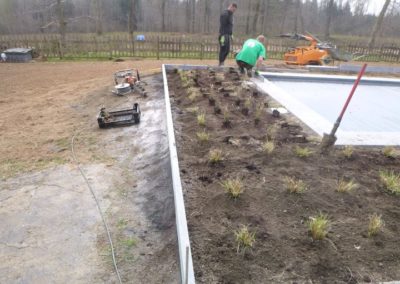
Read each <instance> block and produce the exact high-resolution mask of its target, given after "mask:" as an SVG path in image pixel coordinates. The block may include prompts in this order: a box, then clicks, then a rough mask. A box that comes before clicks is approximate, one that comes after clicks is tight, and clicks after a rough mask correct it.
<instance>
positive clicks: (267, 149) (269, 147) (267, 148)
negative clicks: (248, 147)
mask: <svg viewBox="0 0 400 284" xmlns="http://www.w3.org/2000/svg"><path fill="white" fill-rule="evenodd" d="M262 149H263V152H264V153H267V154H268V155H269V154H271V153H272V152H273V151H274V150H275V143H274V142H273V141H266V142H264V143H263V144H262Z"/></svg>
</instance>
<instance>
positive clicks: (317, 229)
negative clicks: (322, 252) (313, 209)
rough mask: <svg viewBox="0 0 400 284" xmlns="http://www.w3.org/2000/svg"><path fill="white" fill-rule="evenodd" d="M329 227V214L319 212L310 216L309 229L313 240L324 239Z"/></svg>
mask: <svg viewBox="0 0 400 284" xmlns="http://www.w3.org/2000/svg"><path fill="white" fill-rule="evenodd" d="M328 229H329V220H328V216H327V215H325V214H322V213H319V215H318V216H316V217H310V221H309V222H308V230H309V231H310V233H311V236H312V238H313V240H323V239H324V238H325V237H326V235H327V233H328Z"/></svg>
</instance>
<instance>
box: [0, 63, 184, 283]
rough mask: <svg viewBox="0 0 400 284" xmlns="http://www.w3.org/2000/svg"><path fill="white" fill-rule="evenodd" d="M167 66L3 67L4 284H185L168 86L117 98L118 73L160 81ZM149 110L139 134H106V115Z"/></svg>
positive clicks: (0, 268)
mask: <svg viewBox="0 0 400 284" xmlns="http://www.w3.org/2000/svg"><path fill="white" fill-rule="evenodd" d="M161 63H162V62H160V61H127V62H118V63H116V62H81V63H78V62H72V63H70V62H68V63H67V62H64V63H30V64H0V78H1V90H0V111H1V113H2V116H1V118H0V130H1V137H0V176H1V181H0V188H1V190H0V219H1V220H2V221H1V222H0V231H1V232H2V233H1V235H0V255H1V257H2V259H3V261H2V262H1V264H0V272H1V273H0V282H1V283H49V282H51V283H117V279H116V275H115V273H114V270H113V266H112V262H111V256H110V250H109V246H108V241H107V238H106V234H105V230H104V227H103V224H102V222H101V219H100V215H99V213H98V211H97V208H96V204H95V202H94V200H93V198H92V196H91V195H90V191H89V189H88V188H87V185H86V184H85V182H84V179H83V178H82V176H81V175H80V173H79V171H78V169H77V166H76V164H75V163H74V161H73V159H72V155H71V138H72V137H73V136H74V135H76V139H75V152H76V156H77V158H78V160H79V162H80V163H81V166H82V169H83V171H84V172H85V174H86V175H87V178H88V180H89V183H90V184H91V186H92V187H93V189H94V191H95V192H96V194H97V195H98V199H99V200H100V205H101V208H102V210H103V212H104V214H105V217H106V220H107V222H108V224H109V226H110V229H111V236H112V238H113V242H114V245H115V251H116V258H117V263H118V266H119V269H120V273H121V276H122V280H123V282H124V283H177V282H178V277H179V273H178V264H177V259H178V257H177V249H176V232H175V225H174V224H175V223H174V222H175V220H174V213H173V212H174V211H173V210H174V209H173V195H172V187H171V184H170V173H169V171H168V169H169V155H168V143H167V138H166V127H165V123H164V119H165V110H164V108H165V105H164V97H163V90H162V77H161V75H156V76H152V77H145V78H144V81H145V82H146V83H147V86H145V88H146V91H147V93H148V97H147V98H142V97H140V96H139V95H138V94H133V95H128V96H126V97H115V96H113V95H111V93H110V90H111V89H112V86H113V80H112V74H113V72H115V71H117V70H121V69H126V68H129V67H138V68H139V70H141V71H142V72H143V74H146V73H147V74H149V73H154V72H159V70H160V69H159V67H160V66H161ZM134 101H137V102H139V103H140V106H141V108H142V111H143V116H142V120H141V123H140V125H138V126H131V127H126V128H117V129H108V130H100V129H99V128H98V126H97V122H96V116H97V113H98V111H99V108H100V107H101V106H102V105H104V106H106V107H109V108H124V107H128V106H130V105H131V104H132V103H133V102H134Z"/></svg>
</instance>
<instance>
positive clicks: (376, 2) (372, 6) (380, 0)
mask: <svg viewBox="0 0 400 284" xmlns="http://www.w3.org/2000/svg"><path fill="white" fill-rule="evenodd" d="M384 3H385V0H369V5H368V10H367V13H368V14H379V12H380V11H381V10H382V7H383V4H384Z"/></svg>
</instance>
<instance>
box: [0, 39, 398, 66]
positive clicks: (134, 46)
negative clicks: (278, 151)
mask: <svg viewBox="0 0 400 284" xmlns="http://www.w3.org/2000/svg"><path fill="white" fill-rule="evenodd" d="M243 41H244V38H237V39H236V38H235V39H234V41H233V46H232V49H233V50H236V49H239V48H240V45H241V44H242V43H243ZM295 44H296V42H293V41H290V40H287V39H280V38H271V39H268V43H267V53H268V58H270V59H282V58H283V54H284V53H285V52H286V51H287V50H288V49H289V48H291V47H294V45H295ZM297 44H298V43H297ZM12 47H27V48H28V47H29V48H34V49H35V50H36V51H37V52H38V53H40V54H41V55H43V56H46V57H48V58H58V57H60V56H61V54H62V55H63V57H64V58H77V59H79V58H87V59H90V58H118V57H147V58H157V59H160V58H196V59H216V58H217V54H218V49H219V47H218V42H217V39H216V38H212V37H209V36H208V37H203V36H201V35H199V36H198V37H193V36H191V37H185V36H172V35H169V36H167V35H147V36H146V37H145V40H136V38H135V39H134V40H132V39H131V38H130V36H129V35H128V34H111V35H103V36H96V35H93V34H68V35H67V36H66V40H65V46H64V47H63V48H62V49H61V48H60V40H59V36H58V35H56V34H38V35H12V36H4V35H3V36H0V49H5V48H12ZM338 48H339V49H340V50H342V51H346V52H349V53H351V54H355V57H356V58H357V56H358V55H359V56H361V57H360V58H359V60H362V61H385V62H400V48H399V46H397V45H394V44H392V45H382V46H379V47H375V48H373V49H368V48H367V47H366V46H365V44H362V43H340V44H339V45H338ZM61 51H62V52H61ZM230 56H232V55H230Z"/></svg>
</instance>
